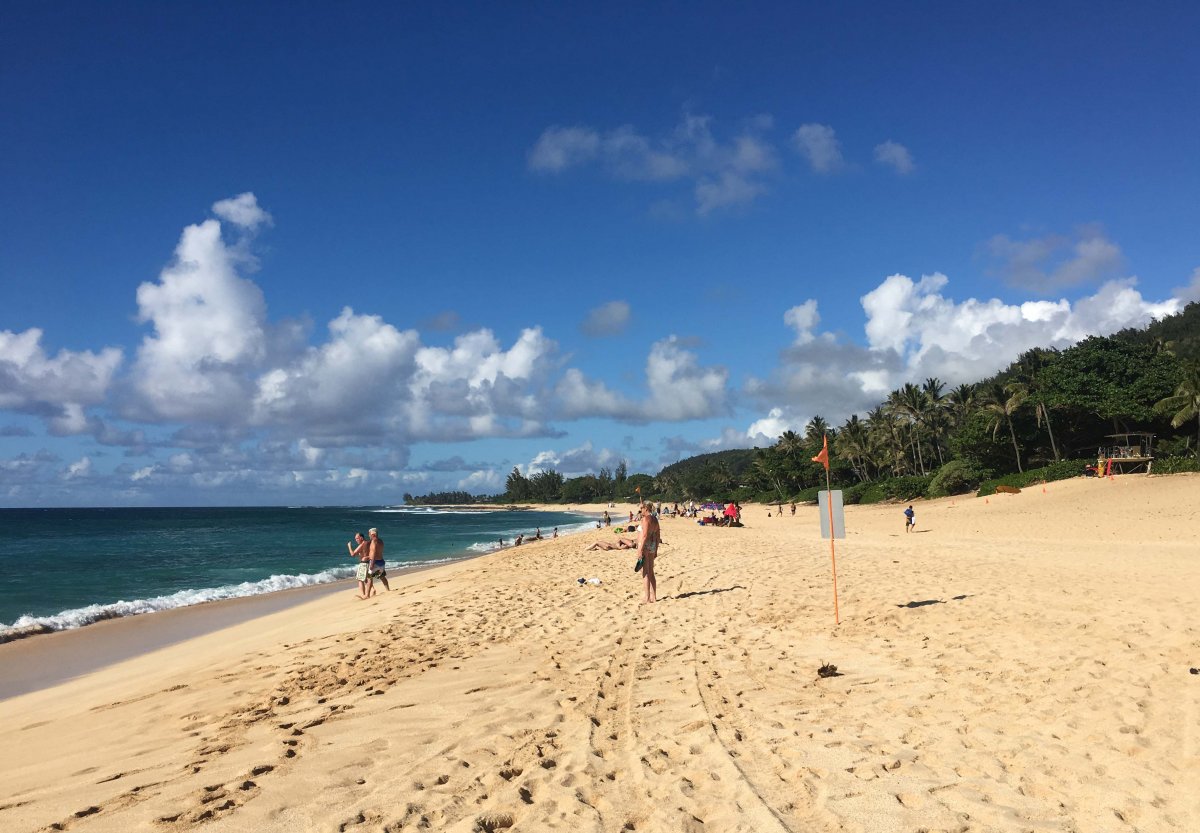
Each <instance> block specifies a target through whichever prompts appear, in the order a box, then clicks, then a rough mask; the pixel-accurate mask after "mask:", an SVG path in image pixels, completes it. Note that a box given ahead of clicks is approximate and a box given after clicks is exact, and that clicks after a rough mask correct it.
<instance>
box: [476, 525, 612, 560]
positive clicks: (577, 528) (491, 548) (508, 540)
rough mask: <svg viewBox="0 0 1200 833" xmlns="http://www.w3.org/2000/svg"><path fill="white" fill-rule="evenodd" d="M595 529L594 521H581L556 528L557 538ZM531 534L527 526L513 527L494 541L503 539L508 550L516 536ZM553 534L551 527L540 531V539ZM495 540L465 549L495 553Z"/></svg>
mask: <svg viewBox="0 0 1200 833" xmlns="http://www.w3.org/2000/svg"><path fill="white" fill-rule="evenodd" d="M595 528H596V522H595V521H582V522H579V523H573V524H565V525H563V526H560V527H559V528H558V537H559V538H563V537H566V536H567V535H577V534H578V533H580V532H587V531H588V530H589V529H595ZM535 529H536V526H535ZM531 534H533V530H531V529H530V528H529V525H528V524H525V525H522V526H514V527H511V528H509V529H506V530H503V531H502V532H501V533H499V534H497V536H496V539H498V538H501V537H502V538H504V542H505V543H504V547H505V549H508V548H509V547H511V546H512V542H513V540H514V539H515V538H516V537H517V536H518V535H531ZM553 534H554V528H553V527H551V528H550V529H547V530H542V538H543V539H546V538H549V537H550V536H551V535H553ZM496 539H492V540H490V541H476V542H475V543H474V544H471V545H470V546H469V547H467V549H468V550H470V551H471V552H495V551H496V550H498V549H500V546H499V542H498V541H497V540H496Z"/></svg>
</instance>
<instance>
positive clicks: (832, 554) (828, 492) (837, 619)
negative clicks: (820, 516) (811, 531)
mask: <svg viewBox="0 0 1200 833" xmlns="http://www.w3.org/2000/svg"><path fill="white" fill-rule="evenodd" d="M825 496H826V500H825V503H826V504H827V505H828V506H829V560H830V561H831V562H832V563H833V623H834V624H835V625H840V624H842V617H841V615H840V614H839V613H838V592H837V550H836V549H834V544H833V541H834V538H833V489H832V488H830V486H829V464H828V463H826V464H825Z"/></svg>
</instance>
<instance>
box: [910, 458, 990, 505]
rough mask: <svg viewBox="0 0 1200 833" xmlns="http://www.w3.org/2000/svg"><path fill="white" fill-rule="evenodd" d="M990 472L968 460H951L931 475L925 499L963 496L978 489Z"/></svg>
mask: <svg viewBox="0 0 1200 833" xmlns="http://www.w3.org/2000/svg"><path fill="white" fill-rule="evenodd" d="M991 474H992V473H991V472H990V471H988V470H987V469H985V468H983V467H982V466H980V465H977V464H976V463H973V462H970V461H969V460H951V461H950V462H949V463H947V464H946V465H944V466H942V467H941V468H940V469H938V470H937V471H935V472H934V473H933V478H932V479H931V480H930V481H929V489H928V491H926V492H925V497H947V496H949V495H963V494H966V493H967V492H973V491H975V490H976V489H978V488H979V484H980V483H982V482H983V481H984V480H986V479H987V478H988V477H990V476H991Z"/></svg>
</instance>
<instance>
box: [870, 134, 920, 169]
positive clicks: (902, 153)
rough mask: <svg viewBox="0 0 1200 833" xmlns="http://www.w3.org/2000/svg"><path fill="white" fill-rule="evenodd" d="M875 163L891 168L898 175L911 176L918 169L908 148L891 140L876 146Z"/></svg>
mask: <svg viewBox="0 0 1200 833" xmlns="http://www.w3.org/2000/svg"><path fill="white" fill-rule="evenodd" d="M875 161H876V162H878V163H879V164H880V165H887V166H889V167H891V168H892V169H894V170H895V171H896V173H898V174H911V173H912V172H913V171H914V170H915V169H916V167H917V166H916V164H915V163H914V162H913V158H912V154H911V153H910V152H909V150H908V148H906V147H905V146H904V145H902V144H900V143H899V142H893V141H892V140H891V139H888V140H887V141H886V142H883V143H881V144H878V145H876V146H875Z"/></svg>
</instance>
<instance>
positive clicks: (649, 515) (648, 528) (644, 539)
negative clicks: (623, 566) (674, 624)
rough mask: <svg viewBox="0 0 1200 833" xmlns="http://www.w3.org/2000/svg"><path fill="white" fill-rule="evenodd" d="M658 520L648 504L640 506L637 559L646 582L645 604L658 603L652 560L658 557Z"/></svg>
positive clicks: (656, 583)
mask: <svg viewBox="0 0 1200 833" xmlns="http://www.w3.org/2000/svg"><path fill="white" fill-rule="evenodd" d="M658 543H659V526H658V518H656V517H654V513H653V512H652V511H650V505H649V504H642V523H641V527H640V528H639V530H638V558H639V559H640V560H641V562H642V577H643V578H644V579H645V582H646V599H645V601H646V604H654V603H655V602H657V601H658V582H657V580H656V579H655V577H654V560H655V559H656V558H657V557H658Z"/></svg>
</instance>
